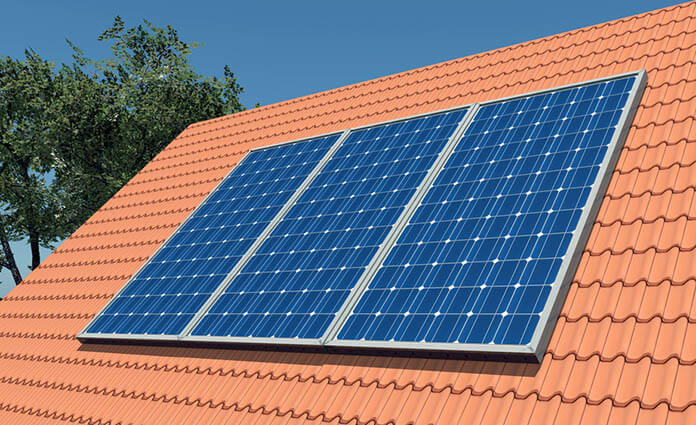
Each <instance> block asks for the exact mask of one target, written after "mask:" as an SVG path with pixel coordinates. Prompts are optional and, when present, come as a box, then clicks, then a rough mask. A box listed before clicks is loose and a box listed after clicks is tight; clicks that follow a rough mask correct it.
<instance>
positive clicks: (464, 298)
mask: <svg viewBox="0 0 696 425" xmlns="http://www.w3.org/2000/svg"><path fill="white" fill-rule="evenodd" d="M633 80H634V78H623V79H620V80H614V81H609V82H601V83H596V84H591V85H587V86H584V87H576V88H570V89H565V90H559V91H555V92H550V93H544V94H539V95H535V96H528V97H522V98H516V99H513V100H509V101H506V102H500V103H494V104H489V105H485V106H482V107H481V108H480V109H479V111H478V113H477V114H476V117H475V118H474V120H473V121H472V122H471V124H470V125H469V127H468V129H467V131H466V133H465V134H464V136H463V138H462V139H461V141H460V142H459V143H458V145H457V147H456V148H455V150H454V152H453V153H452V155H451V157H450V158H449V160H448V161H447V163H446V164H445V166H444V168H443V169H442V171H441V172H440V174H439V175H438V177H437V179H436V180H435V182H434V184H433V185H432V187H431V188H430V189H429V190H428V192H427V194H426V195H425V198H424V199H423V201H422V202H421V203H420V206H419V207H418V209H417V210H416V212H415V214H414V215H413V217H412V218H411V220H410V221H409V223H408V225H407V226H406V227H405V229H404V231H403V233H402V234H401V236H400V238H399V239H398V241H397V242H396V244H395V245H394V247H393V248H392V249H391V251H390V253H389V256H388V257H387V258H386V260H385V261H384V263H383V265H382V266H381V267H380V269H379V271H378V272H377V274H376V276H375V278H374V279H373V280H372V282H370V284H369V287H368V288H367V290H366V291H365V293H364V294H363V295H362V298H361V299H360V301H359V302H358V303H357V305H356V307H355V309H354V310H353V312H352V314H351V315H350V317H349V318H348V320H347V322H346V323H345V325H344V326H343V328H342V330H341V332H340V333H339V334H338V339H343V340H368V341H397V342H406V341H409V342H437V343H455V344H511V345H523V344H527V343H529V342H530V341H531V337H532V334H533V332H534V330H535V329H536V326H537V324H538V322H539V318H540V315H541V313H542V310H543V309H544V307H545V305H546V302H547V300H548V297H549V294H550V292H551V287H552V285H554V283H555V282H556V277H557V275H558V273H559V271H560V267H561V264H562V262H563V260H564V257H565V255H566V254H567V252H568V248H569V245H570V241H571V239H572V237H573V234H574V232H575V230H576V229H577V228H578V222H579V219H580V217H581V215H582V212H583V207H584V206H585V205H586V203H587V201H588V195H589V193H590V190H591V188H592V185H593V184H594V182H595V180H596V178H597V175H598V173H599V171H600V166H601V164H602V162H603V161H604V158H605V155H606V153H607V150H608V147H609V144H610V143H611V141H612V137H613V135H614V133H615V132H616V126H617V124H618V122H619V118H620V117H621V114H622V112H623V108H624V106H625V105H626V101H627V99H628V96H629V92H630V91H631V89H632V87H633Z"/></svg>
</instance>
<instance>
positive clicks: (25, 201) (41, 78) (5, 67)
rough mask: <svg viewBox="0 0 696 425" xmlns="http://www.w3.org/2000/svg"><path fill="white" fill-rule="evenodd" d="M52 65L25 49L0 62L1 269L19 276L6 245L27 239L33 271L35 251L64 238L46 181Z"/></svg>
mask: <svg viewBox="0 0 696 425" xmlns="http://www.w3.org/2000/svg"><path fill="white" fill-rule="evenodd" d="M55 83H56V81H55V78H54V75H53V72H52V65H51V64H50V63H49V62H46V61H44V60H43V59H41V58H40V57H39V55H38V54H36V52H34V51H32V50H27V51H26V52H25V58H24V60H14V59H11V58H1V59H0V246H1V247H2V254H1V255H0V265H1V266H2V267H4V268H7V269H8V270H10V272H11V273H12V277H13V278H14V281H15V283H19V282H20V281H21V280H22V277H21V273H20V271H19V268H18V267H17V264H16V261H15V259H14V254H13V252H12V249H11V248H10V244H9V242H10V241H14V240H19V239H28V241H29V246H30V249H31V253H32V265H31V266H32V268H35V267H37V266H38V265H39V262H40V254H39V246H40V245H43V246H50V245H51V244H52V243H54V242H56V241H58V240H59V239H60V238H62V237H64V235H65V232H66V230H67V228H66V222H65V220H64V217H63V215H62V210H63V204H62V202H61V189H60V188H59V186H58V185H56V184H54V183H53V182H51V179H50V173H51V167H52V164H53V162H54V159H53V150H52V147H51V143H50V138H49V137H48V132H49V122H50V119H49V118H48V115H49V113H48V109H49V105H51V103H52V102H53V100H54V97H55Z"/></svg>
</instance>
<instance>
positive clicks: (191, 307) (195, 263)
mask: <svg viewBox="0 0 696 425" xmlns="http://www.w3.org/2000/svg"><path fill="white" fill-rule="evenodd" d="M339 136H340V135H338V134H335V135H330V136H326V137H320V138H315V139H310V140H305V141H300V142H296V143H286V144H282V145H278V146H275V147H269V148H265V149H260V150H255V151H252V152H250V153H248V154H247V155H246V156H245V157H244V159H243V160H242V161H241V162H240V163H239V164H238V165H237V166H236V167H235V168H234V169H233V170H232V171H231V172H230V174H229V175H228V176H227V177H226V178H225V179H224V180H223V181H222V182H221V183H220V184H219V185H218V187H217V188H216V189H214V190H213V191H212V192H211V193H210V195H209V196H208V197H207V198H206V199H205V201H204V202H203V203H202V204H201V205H200V206H199V207H198V208H197V209H196V210H195V211H194V212H193V213H192V214H191V216H190V217H189V218H188V219H187V220H186V221H185V222H184V223H183V224H182V225H181V226H180V227H179V228H178V229H177V231H176V232H175V233H174V234H173V236H172V237H170V238H169V239H168V240H167V241H166V242H165V243H164V244H163V246H162V247H161V248H160V249H159V250H158V251H157V252H156V253H155V254H154V255H153V256H152V257H151V258H150V260H149V261H148V262H147V263H146V264H145V265H144V266H143V267H142V268H141V269H140V270H139V271H138V272H137V273H136V274H135V276H134V277H133V278H132V280H130V282H128V284H127V285H125V286H124V288H123V290H122V291H120V292H119V293H118V294H117V295H116V296H115V297H114V298H113V299H112V301H111V302H110V303H109V304H108V305H107V306H106V307H105V309H103V310H102V311H101V312H100V313H99V315H98V316H97V317H96V318H95V320H94V321H93V322H92V323H91V324H90V325H89V326H88V328H87V329H86V331H85V334H96V335H131V336H132V335H177V334H179V333H180V332H181V331H182V330H183V329H184V327H185V326H186V325H187V324H188V323H189V322H190V321H191V319H192V318H193V317H194V315H195V314H196V313H197V312H198V310H199V309H200V308H201V306H202V305H203V304H204V303H205V302H206V300H208V298H209V297H210V296H211V294H213V292H214V291H215V290H216V289H217V288H218V286H220V284H221V283H222V282H223V280H224V279H225V277H226V276H227V275H228V274H229V273H230V271H231V270H232V269H233V268H234V267H235V265H236V264H237V263H238V262H239V261H240V259H241V258H242V256H243V255H244V254H245V253H246V252H247V251H248V250H249V249H250V247H251V246H252V245H253V244H254V243H255V241H256V239H257V238H258V237H259V236H260V235H261V234H262V233H263V232H264V230H265V229H266V228H267V227H268V226H269V223H270V222H271V221H272V220H273V219H274V217H276V215H277V214H278V213H279V211H280V210H281V208H282V207H283V206H284V205H285V204H286V202H287V201H288V200H289V199H290V198H291V196H292V195H293V194H294V193H295V192H296V191H297V189H298V188H299V187H300V186H301V185H302V183H303V182H304V181H305V179H306V178H307V176H308V175H309V174H310V173H311V172H312V170H314V169H315V168H316V167H317V165H318V164H319V163H320V161H322V159H323V158H324V157H325V156H326V154H327V153H328V152H329V150H330V149H331V148H332V146H334V145H335V144H336V142H337V140H338V138H339Z"/></svg>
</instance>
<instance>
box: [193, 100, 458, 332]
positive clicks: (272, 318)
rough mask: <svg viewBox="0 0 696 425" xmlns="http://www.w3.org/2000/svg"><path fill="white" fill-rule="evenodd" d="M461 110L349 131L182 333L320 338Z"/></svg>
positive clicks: (381, 241)
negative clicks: (217, 295) (204, 311)
mask: <svg viewBox="0 0 696 425" xmlns="http://www.w3.org/2000/svg"><path fill="white" fill-rule="evenodd" d="M465 113H466V111H464V110H459V111H454V112H448V113H441V114H436V115H431V116H426V117H420V118H414V119H410V120H407V121H400V122H396V123H391V124H385V125H381V126H376V127H371V128H368V129H362V130H357V131H354V132H352V133H351V134H350V135H349V136H348V138H347V139H346V140H345V142H344V143H343V144H342V145H341V147H340V148H339V149H338V151H337V152H336V153H335V154H334V155H333V157H332V158H331V159H330V160H329V162H328V163H327V164H326V166H325V167H324V168H323V169H322V170H321V172H320V173H319V174H318V175H317V176H316V177H315V178H314V179H313V181H312V183H311V184H310V186H309V187H308V188H307V190H306V191H305V192H304V193H303V194H302V196H301V197H300V198H299V199H298V201H297V202H296V203H295V205H293V207H292V208H291V209H290V211H288V213H287V214H286V216H285V217H284V218H283V219H282V220H281V221H280V223H279V224H278V225H277V226H276V227H275V229H274V230H273V232H272V233H271V235H270V236H269V237H268V239H266V240H265V241H264V243H263V244H262V245H261V247H260V248H259V249H258V251H257V252H256V253H255V254H254V256H252V257H251V259H250V260H249V262H248V263H247V264H246V265H245V267H244V268H243V269H242V271H241V272H240V274H239V275H237V276H236V277H235V278H234V279H233V281H232V282H231V283H230V285H229V286H228V288H227V289H226V290H225V292H224V293H223V294H222V295H221V296H220V298H219V299H218V300H217V301H216V302H215V304H214V305H213V306H212V308H211V309H210V311H209V312H207V314H206V315H205V316H204V317H203V319H202V320H201V322H200V323H199V324H198V325H197V326H196V327H195V328H194V330H193V332H192V335H194V336H232V337H257V338H302V339H315V338H320V337H321V336H322V335H323V334H324V332H325V331H326V329H327V327H328V326H329V324H330V323H331V321H332V320H333V319H334V317H335V315H336V312H337V311H338V310H339V308H340V307H341V306H342V305H343V302H344V301H345V299H346V297H347V296H348V294H349V293H350V291H351V290H352V289H353V287H354V286H355V284H356V282H357V281H358V279H359V277H360V276H361V275H362V273H363V272H364V270H365V268H366V266H367V265H368V264H369V263H370V261H371V260H372V257H373V256H374V254H375V252H376V251H377V249H378V248H379V246H380V245H381V244H382V243H383V241H384V239H385V237H386V236H387V234H388V233H389V231H390V230H391V228H392V226H393V225H394V223H395V221H396V220H397V218H398V217H399V215H400V214H401V213H402V211H403V210H404V207H405V206H406V205H407V204H408V203H409V201H410V200H411V198H412V196H413V194H414V193H415V191H416V189H417V188H418V186H419V185H420V184H421V182H422V181H423V178H424V177H425V175H426V174H427V173H428V171H429V170H430V168H431V167H432V165H433V163H434V161H435V159H436V158H437V156H438V155H439V154H440V152H441V151H442V149H443V148H444V146H445V144H446V143H447V140H448V139H449V138H450V136H451V135H452V133H453V132H454V130H455V128H456V127H457V125H458V124H459V122H460V121H461V120H462V118H463V117H464V115H465Z"/></svg>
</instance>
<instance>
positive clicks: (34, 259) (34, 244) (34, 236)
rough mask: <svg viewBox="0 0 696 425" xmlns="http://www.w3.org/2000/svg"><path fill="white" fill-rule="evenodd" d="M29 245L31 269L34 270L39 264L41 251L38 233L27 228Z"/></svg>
mask: <svg viewBox="0 0 696 425" xmlns="http://www.w3.org/2000/svg"><path fill="white" fill-rule="evenodd" d="M29 246H31V269H32V270H36V268H37V267H39V264H41V251H40V250H39V234H38V233H37V232H36V231H35V230H34V229H31V228H30V229H29Z"/></svg>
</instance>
